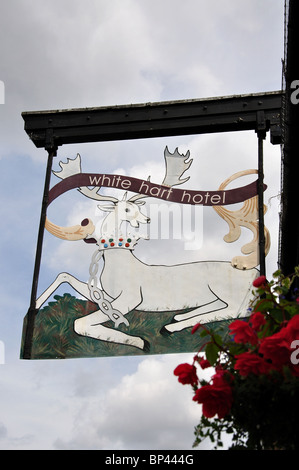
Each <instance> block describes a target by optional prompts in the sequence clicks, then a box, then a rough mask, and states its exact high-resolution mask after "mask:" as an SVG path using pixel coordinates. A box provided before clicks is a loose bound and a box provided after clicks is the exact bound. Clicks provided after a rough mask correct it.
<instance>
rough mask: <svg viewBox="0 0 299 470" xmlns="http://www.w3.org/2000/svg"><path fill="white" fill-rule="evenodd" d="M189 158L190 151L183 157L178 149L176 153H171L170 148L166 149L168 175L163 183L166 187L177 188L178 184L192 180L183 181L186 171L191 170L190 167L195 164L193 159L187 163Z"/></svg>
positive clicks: (185, 179)
mask: <svg viewBox="0 0 299 470" xmlns="http://www.w3.org/2000/svg"><path fill="white" fill-rule="evenodd" d="M189 157H190V151H189V150H188V152H187V153H186V155H183V154H182V155H181V154H180V153H179V151H178V148H176V149H175V151H174V153H170V152H169V150H168V147H166V148H165V150H164V158H165V165H166V174H165V178H164V180H163V182H162V184H163V185H164V186H171V187H172V186H177V185H178V184H183V183H185V182H186V181H188V180H189V179H190V176H188V177H187V178H183V179H181V176H182V175H183V174H184V173H185V171H186V170H188V168H190V165H191V164H192V162H193V160H192V159H191V160H189V162H187V160H188V158H189Z"/></svg>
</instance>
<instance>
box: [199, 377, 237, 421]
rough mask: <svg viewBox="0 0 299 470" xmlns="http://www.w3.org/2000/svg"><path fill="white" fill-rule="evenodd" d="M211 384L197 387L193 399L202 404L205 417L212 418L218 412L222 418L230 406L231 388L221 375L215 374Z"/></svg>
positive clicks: (231, 399) (231, 398)
mask: <svg viewBox="0 0 299 470" xmlns="http://www.w3.org/2000/svg"><path fill="white" fill-rule="evenodd" d="M216 376H217V377H214V381H213V383H212V384H207V385H203V386H202V387H201V388H199V389H197V390H196V392H195V395H194V397H193V400H194V401H196V402H197V403H199V404H202V413H203V415H204V416H205V417H206V418H213V416H215V415H216V414H218V418H219V419H222V418H224V416H226V415H227V414H228V413H229V411H230V409H231V406H232V401H233V396H232V389H231V387H230V386H229V384H228V382H227V381H226V380H225V379H224V376H223V375H220V374H216Z"/></svg>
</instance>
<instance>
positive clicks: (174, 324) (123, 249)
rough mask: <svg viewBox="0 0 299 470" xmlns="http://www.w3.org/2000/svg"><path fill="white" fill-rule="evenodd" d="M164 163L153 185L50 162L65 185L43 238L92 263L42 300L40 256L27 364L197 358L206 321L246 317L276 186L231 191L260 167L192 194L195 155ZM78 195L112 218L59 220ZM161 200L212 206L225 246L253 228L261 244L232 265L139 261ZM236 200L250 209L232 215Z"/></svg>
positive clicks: (28, 320) (60, 277)
mask: <svg viewBox="0 0 299 470" xmlns="http://www.w3.org/2000/svg"><path fill="white" fill-rule="evenodd" d="M48 151H49V150H48ZM54 153H55V151H52V156H53V154H54ZM50 154H51V151H49V155H50ZM162 155H163V150H162ZM164 162H165V176H164V179H163V180H162V181H151V178H150V177H148V178H147V175H144V179H139V178H135V177H131V176H127V175H126V174H108V173H105V172H102V173H86V172H84V171H82V170H83V169H84V158H81V156H80V155H79V154H77V156H76V157H75V158H68V159H67V161H60V162H59V165H60V171H53V170H52V160H50V158H49V161H48V172H47V175H48V184H49V181H50V179H49V174H50V172H52V174H54V176H55V177H56V178H57V182H56V184H54V185H53V186H52V187H51V188H49V187H48V188H47V184H45V192H46V193H47V197H44V210H43V211H42V217H41V226H40V234H41V233H43V231H44V229H46V230H47V232H49V233H50V234H51V235H52V236H53V237H56V238H59V239H62V240H64V241H65V243H75V244H78V250H79V249H80V244H88V245H89V247H90V264H89V271H88V272H86V277H85V279H78V278H77V277H75V276H74V275H73V274H72V273H71V272H60V273H57V277H56V279H55V280H54V279H53V282H52V283H51V284H50V285H49V286H48V287H47V288H46V289H45V290H44V292H43V293H41V294H39V295H36V292H37V278H38V273H39V262H40V257H41V246H40V250H37V251H38V252H39V253H38V255H37V258H39V259H38V262H36V266H35V268H36V269H35V279H34V282H33V293H32V298H31V306H30V308H29V311H28V313H27V315H26V317H25V319H24V327H23V338H22V347H21V358H27V359H54V358H77V357H81V358H83V357H103V356H125V355H144V354H165V353H181V352H193V351H196V350H198V338H197V337H196V335H191V334H190V333H191V329H192V327H193V326H194V325H196V324H197V323H198V322H201V323H211V322H213V323H214V322H223V321H224V320H227V319H231V318H235V317H236V316H241V317H242V316H244V315H246V312H247V307H248V303H249V300H250V296H251V295H252V282H253V280H254V278H255V277H256V276H257V275H259V270H258V266H259V264H260V243H259V238H260V226H259V225H260V224H259V219H260V217H261V212H260V211H261V209H262V214H263V215H264V212H265V211H266V206H265V205H264V204H262V208H261V207H260V202H261V194H262V192H263V191H264V190H265V188H266V186H265V185H264V184H263V182H262V187H261V186H260V183H261V182H260V181H258V180H256V181H254V182H253V183H250V184H247V185H243V186H242V184H241V183H240V185H239V186H238V187H236V188H233V189H228V186H229V184H230V183H231V182H232V181H234V180H237V179H238V178H240V177H242V176H245V175H249V174H251V175H252V174H258V176H259V172H258V170H244V171H241V172H239V173H236V174H234V175H232V176H229V175H228V178H227V179H226V180H225V181H224V182H223V183H222V184H221V185H220V186H219V188H217V189H214V188H211V190H209V191H202V190H200V188H198V190H194V189H192V190H191V189H188V181H189V179H190V177H191V176H190V174H189V175H188V172H189V170H190V167H191V165H192V159H191V158H190V152H189V151H188V152H187V153H186V154H182V153H180V152H179V150H178V148H176V149H175V150H169V149H168V147H166V148H165V149H164ZM189 173H190V172H189ZM181 185H182V186H181ZM112 190H113V192H112ZM259 190H260V192H259ZM72 191H76V192H79V193H80V194H81V195H83V196H85V198H86V197H87V198H88V199H89V200H90V203H91V204H93V205H94V204H96V205H97V207H98V209H99V210H100V211H102V213H103V218H102V221H101V224H100V225H99V224H96V223H95V221H94V220H91V218H84V219H83V220H81V221H78V222H79V223H78V224H77V225H74V226H68V227H67V226H60V225H57V224H56V223H55V221H53V220H49V218H48V215H47V209H48V208H49V206H50V205H51V206H52V205H54V204H55V201H57V199H58V198H60V197H62V196H63V195H64V194H65V193H67V192H72ZM109 191H110V194H109ZM111 192H112V193H111ZM112 194H113V195H112ZM116 194H117V196H116ZM85 200H86V199H85ZM153 200H161V201H166V202H167V203H168V204H171V205H180V207H182V206H190V207H191V206H192V207H196V206H209V207H210V208H211V210H214V211H216V212H217V214H218V215H219V216H220V217H221V218H223V219H224V220H225V221H226V222H227V224H228V234H227V235H226V236H225V237H224V241H225V242H228V243H231V242H234V241H236V240H238V239H239V236H240V234H241V227H246V228H247V229H249V230H251V232H252V235H253V237H252V241H251V242H250V243H247V244H246V245H245V246H244V247H243V248H242V253H243V254H242V255H240V256H235V257H234V258H233V259H231V260H227V261H217V260H215V261H214V260H212V261H202V260H200V259H199V260H197V261H193V262H189V263H184V264H179V263H176V262H175V260H174V263H173V264H170V265H162V264H147V263H145V262H144V261H143V260H141V259H139V258H138V255H137V254H136V251H137V250H136V247H137V246H139V244H145V243H146V244H150V243H151V237H150V235H146V236H145V235H142V234H141V232H140V230H139V228H140V227H141V226H148V225H149V224H152V223H154V222H155V221H153V220H151V219H150V218H149V216H148V211H147V210H146V206H147V205H150V204H151V203H152V201H153ZM236 203H242V206H241V208H240V209H238V210H230V206H231V205H233V204H236ZM262 228H263V235H264V244H263V255H264V256H266V255H267V253H268V252H269V248H270V236H269V232H268V230H267V228H266V227H264V226H263V227H262ZM147 232H149V233H150V230H149V231H147ZM41 244H42V241H41V243H40V245H41ZM62 285H68V287H70V288H71V292H72V293H71V294H70V293H65V294H64V295H63V296H61V295H55V292H56V291H57V289H58V288H59V287H60V286H62Z"/></svg>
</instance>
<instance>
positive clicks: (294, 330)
mask: <svg viewBox="0 0 299 470" xmlns="http://www.w3.org/2000/svg"><path fill="white" fill-rule="evenodd" d="M281 331H283V330H281ZM284 334H285V337H286V338H288V339H289V340H290V341H291V342H292V341H294V340H296V339H299V315H294V316H293V318H291V319H290V321H289V322H288V324H287V326H286V327H285V328H284Z"/></svg>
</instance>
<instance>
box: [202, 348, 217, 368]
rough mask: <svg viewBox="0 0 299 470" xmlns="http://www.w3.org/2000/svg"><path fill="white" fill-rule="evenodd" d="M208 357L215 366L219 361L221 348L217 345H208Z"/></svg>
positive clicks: (206, 351) (206, 350)
mask: <svg viewBox="0 0 299 470" xmlns="http://www.w3.org/2000/svg"><path fill="white" fill-rule="evenodd" d="M205 353H206V357H207V360H208V361H209V363H210V364H211V365H212V366H213V365H214V364H215V363H216V362H217V359H218V353H219V347H218V346H217V345H216V344H215V343H208V344H207V346H206V349H205Z"/></svg>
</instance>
